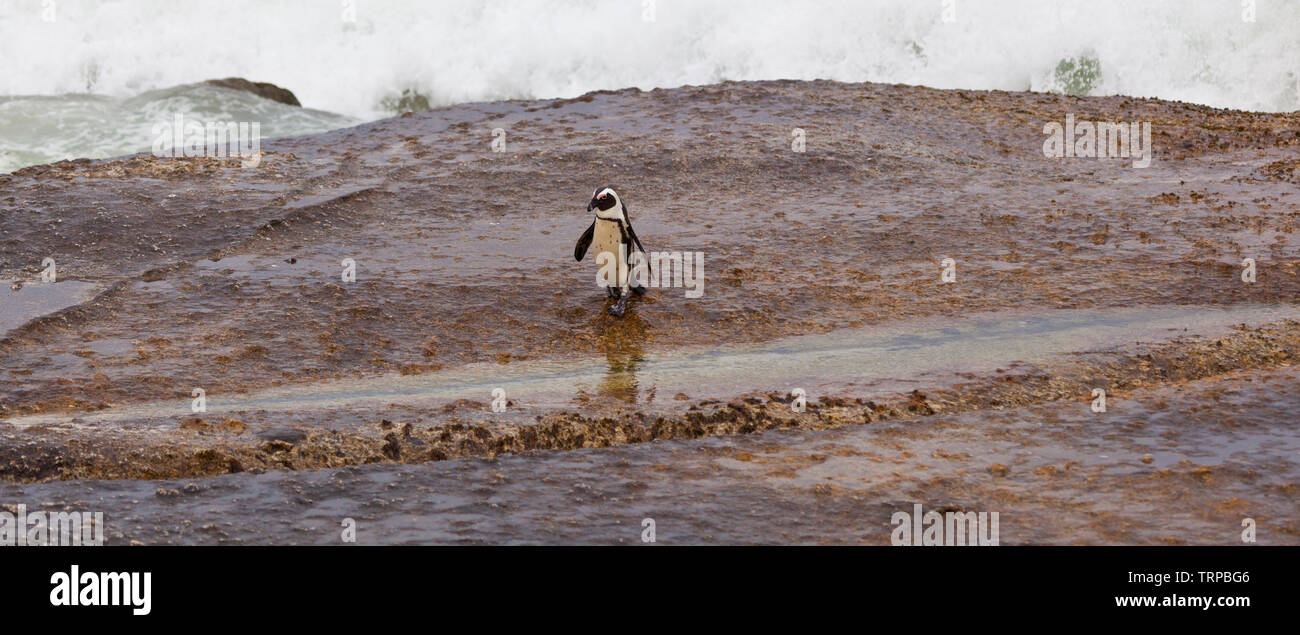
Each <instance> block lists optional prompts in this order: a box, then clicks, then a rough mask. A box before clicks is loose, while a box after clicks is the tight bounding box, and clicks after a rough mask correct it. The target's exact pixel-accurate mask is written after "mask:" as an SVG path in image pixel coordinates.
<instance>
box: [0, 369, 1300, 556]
mask: <svg viewBox="0 0 1300 635" xmlns="http://www.w3.org/2000/svg"><path fill="white" fill-rule="evenodd" d="M1298 379H1300V377H1297V376H1296V371H1295V370H1294V369H1282V370H1272V371H1251V372H1245V373H1233V374H1230V375H1227V376H1220V377H1218V378H1215V379H1212V380H1201V381H1194V382H1188V383H1180V384H1178V385H1169V386H1162V387H1159V388H1153V389H1142V390H1134V391H1132V392H1129V393H1127V394H1124V395H1123V396H1122V397H1118V398H1116V399H1114V400H1112V401H1111V403H1110V407H1109V408H1108V409H1107V411H1106V412H1105V413H1095V412H1092V411H1091V409H1090V408H1089V405H1088V402H1086V401H1081V400H1075V401H1071V402H1054V403H1048V404H1040V405H1033V406H1026V407H1019V408H1007V409H1003V410H997V411H981V412H969V413H962V414H956V415H946V414H938V415H935V416H932V417H919V418H912V419H905V420H895V421H886V422H882V423H879V424H873V425H850V426H842V427H838V428H834V429H829V430H811V429H782V430H769V431H766V432H762V433H758V434H749V435H736V436H723V437H710V438H705V439H696V440H671V441H661V442H656V443H643V444H636V445H626V446H618V447H612V448H604V449H595V448H588V449H580V450H573V451H569V452H539V453H530V454H527V455H522V456H508V457H506V456H503V457H498V458H496V459H459V460H449V461H440V462H433V463H424V464H420V465H369V466H351V467H344V468H339V469H330V470H307V471H267V472H264V473H258V474H251V473H244V474H235V475H225V476H218V477H214V478H210V479H204V480H203V481H201V483H202V486H200V485H197V484H195V483H193V482H189V481H185V480H164V481H134V480H112V481H101V480H85V481H76V482H66V481H64V482H51V483H36V484H23V485H18V484H13V483H0V499H3V500H7V501H13V500H17V501H26V502H27V504H28V505H29V506H31V508H33V509H37V508H40V509H68V510H78V509H87V510H101V509H102V510H108V511H107V512H106V514H105V525H106V536H107V540H108V542H109V543H110V544H129V543H131V542H132V541H137V542H140V543H144V544H268V543H274V544H323V545H330V544H342V541H341V535H342V527H343V524H342V523H343V521H344V519H349V518H350V519H352V520H354V521H355V522H356V535H357V541H358V543H361V544H376V543H384V544H422V543H456V544H478V543H495V544H501V543H510V544H555V543H572V544H619V543H624V544H640V543H641V533H642V521H643V519H645V518H651V519H653V520H654V521H655V525H656V542H657V543H658V544H684V543H685V544H699V543H710V544H711V543H719V544H750V543H779V544H786V543H799V544H888V543H889V540H890V533H891V530H892V529H893V526H892V525H891V524H890V518H891V515H892V514H893V513H894V512H898V511H906V512H911V511H912V509H913V508H912V505H913V504H914V503H916V502H922V503H923V504H924V506H925V509H927V510H939V511H976V512H979V511H984V512H998V514H999V542H1000V544H1039V543H1059V544H1112V543H1120V544H1241V537H1240V536H1241V531H1242V524H1241V523H1242V520H1243V519H1246V518H1250V519H1253V520H1254V521H1255V522H1256V525H1257V528H1258V534H1257V536H1258V538H1257V539H1258V542H1259V544H1300V503H1297V501H1298V500H1300V497H1297V492H1296V487H1297V486H1296V483H1297V477H1300V469H1298V468H1300V459H1298V458H1297V456H1300V428H1297V422H1296V419H1295V418H1294V416H1293V413H1294V412H1295V411H1296V409H1297V408H1300V392H1297V391H1295V390H1294V387H1295V385H1296V382H1297V380H1298Z"/></svg>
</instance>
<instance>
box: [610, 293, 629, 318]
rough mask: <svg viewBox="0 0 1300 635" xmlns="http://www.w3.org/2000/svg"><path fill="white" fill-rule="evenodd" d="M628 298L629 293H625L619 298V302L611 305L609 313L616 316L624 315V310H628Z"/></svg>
mask: <svg viewBox="0 0 1300 635" xmlns="http://www.w3.org/2000/svg"><path fill="white" fill-rule="evenodd" d="M627 298H628V296H627V295H623V296H621V297H620V298H619V299H618V302H615V303H614V304H612V305H610V307H609V314H610V315H612V316H614V317H623V312H624V311H626V310H627Z"/></svg>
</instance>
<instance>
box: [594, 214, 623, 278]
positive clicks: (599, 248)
mask: <svg viewBox="0 0 1300 635" xmlns="http://www.w3.org/2000/svg"><path fill="white" fill-rule="evenodd" d="M622 239H623V234H622V232H620V231H619V230H618V221H608V220H597V221H596V235H595V236H593V237H592V247H593V249H592V251H594V252H595V255H596V258H597V261H596V262H598V263H599V262H601V261H600V260H599V258H600V254H601V253H602V252H607V253H609V254H611V256H612V257H613V258H615V259H616V260H615V261H617V259H618V245H619V243H620V242H622ZM623 257H624V258H627V254H624V255H623ZM606 266H608V265H606ZM618 267H619V274H620V278H621V279H626V278H625V276H626V271H627V261H626V260H624V261H623V262H619V263H618Z"/></svg>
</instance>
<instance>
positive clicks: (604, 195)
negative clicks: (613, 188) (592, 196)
mask: <svg viewBox="0 0 1300 635" xmlns="http://www.w3.org/2000/svg"><path fill="white" fill-rule="evenodd" d="M606 196H609V194H608V193H606V192H601V193H600V195H599V196H597V197H596V199H597V200H602V201H603V200H605V197H606Z"/></svg>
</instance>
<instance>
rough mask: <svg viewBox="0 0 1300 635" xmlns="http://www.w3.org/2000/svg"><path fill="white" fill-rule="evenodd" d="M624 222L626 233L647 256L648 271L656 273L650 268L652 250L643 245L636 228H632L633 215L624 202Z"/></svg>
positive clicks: (646, 266) (646, 267)
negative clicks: (628, 211) (649, 250)
mask: <svg viewBox="0 0 1300 635" xmlns="http://www.w3.org/2000/svg"><path fill="white" fill-rule="evenodd" d="M623 222H624V224H625V225H626V228H625V229H626V231H625V233H626V234H627V236H628V237H630V238H631V239H632V240H631V242H633V243H636V248H637V249H640V250H641V254H642V255H644V256H645V270H646V273H654V271H653V270H652V269H650V252H648V251H646V250H645V247H642V246H641V239H640V238H637V235H636V230H634V229H632V217H631V216H628V215H627V203H623ZM624 241H625V242H627V241H626V239H624ZM629 244H630V243H629Z"/></svg>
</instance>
